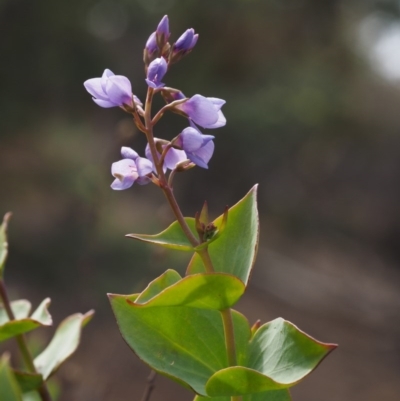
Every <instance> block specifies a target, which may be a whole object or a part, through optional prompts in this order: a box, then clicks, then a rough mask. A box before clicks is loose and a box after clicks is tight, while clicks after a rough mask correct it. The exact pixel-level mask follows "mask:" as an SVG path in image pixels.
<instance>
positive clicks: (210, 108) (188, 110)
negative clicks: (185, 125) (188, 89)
mask: <svg viewBox="0 0 400 401" xmlns="http://www.w3.org/2000/svg"><path fill="white" fill-rule="evenodd" d="M211 99H212V98H211ZM175 108H176V109H178V110H180V111H183V112H184V113H185V114H186V116H187V117H189V118H190V119H191V120H192V121H193V122H194V123H195V124H197V125H200V126H201V127H203V128H216V127H215V125H216V124H218V120H219V118H220V114H222V112H221V111H220V108H221V106H216V105H215V104H214V102H213V101H212V100H210V99H208V98H206V97H204V96H201V95H194V96H192V97H191V98H190V99H189V100H187V101H186V102H184V103H181V104H178V105H177V106H175Z"/></svg>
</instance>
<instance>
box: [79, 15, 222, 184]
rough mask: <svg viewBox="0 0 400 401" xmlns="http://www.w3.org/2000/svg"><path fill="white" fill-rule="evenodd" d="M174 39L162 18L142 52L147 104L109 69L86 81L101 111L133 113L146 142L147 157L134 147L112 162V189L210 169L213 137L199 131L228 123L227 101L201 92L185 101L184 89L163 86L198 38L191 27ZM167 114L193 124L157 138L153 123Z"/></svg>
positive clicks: (127, 83) (127, 82)
mask: <svg viewBox="0 0 400 401" xmlns="http://www.w3.org/2000/svg"><path fill="white" fill-rule="evenodd" d="M170 36H171V33H170V31H169V20H168V16H164V17H163V18H162V19H161V21H160V23H159V24H158V26H157V29H156V31H155V32H153V33H152V34H151V35H150V37H149V38H148V40H147V42H146V45H145V49H144V63H145V72H146V78H145V82H146V83H147V86H148V89H147V91H148V92H147V99H146V104H145V105H144V106H143V103H142V102H141V101H140V100H139V98H138V97H137V96H136V95H134V94H133V92H132V85H131V83H130V81H129V79H128V78H127V77H124V76H122V75H115V74H114V73H113V72H112V71H110V70H108V69H106V70H104V73H103V75H102V77H101V78H92V79H88V80H87V81H85V82H84V86H85V88H86V90H87V91H88V92H89V93H90V94H91V95H92V96H93V101H94V102H95V103H96V104H98V105H99V106H100V107H104V108H109V107H120V108H122V109H123V110H124V111H125V112H127V113H130V114H132V116H133V119H134V122H135V124H136V126H137V127H138V129H139V130H141V131H142V132H143V133H144V134H145V135H146V138H147V140H148V144H147V146H146V149H145V154H146V158H144V157H139V155H138V154H137V153H136V152H135V151H134V150H133V149H131V148H128V147H123V148H122V149H121V154H122V160H120V161H118V162H115V163H113V164H112V168H111V173H112V175H113V176H114V177H115V180H114V181H113V183H112V184H111V188H112V189H115V190H123V189H127V188H129V187H131V186H132V185H133V184H134V183H135V182H137V183H138V184H140V185H143V184H147V183H149V182H153V183H155V184H159V185H161V184H160V182H161V181H163V182H164V184H165V182H166V178H165V174H166V172H167V171H168V170H171V171H172V172H175V171H185V170H187V169H189V168H191V167H193V166H194V165H197V166H199V167H202V168H208V163H209V161H210V159H211V157H212V155H213V152H214V142H213V139H214V136H212V135H203V134H202V132H201V131H200V128H199V127H201V128H206V129H213V128H219V127H222V126H224V125H225V124H226V119H225V116H224V115H223V113H222V111H221V108H222V106H223V105H224V104H225V101H224V100H222V99H217V98H213V97H205V96H202V95H199V94H196V95H194V96H191V97H190V98H187V97H186V96H185V95H184V94H183V93H182V92H181V91H180V90H178V89H174V88H169V87H166V86H165V83H163V82H162V81H163V80H164V77H165V75H166V74H167V72H168V70H169V68H170V67H171V65H172V64H174V63H176V62H178V61H180V60H181V59H182V58H183V57H184V56H186V55H187V54H189V53H190V52H191V51H192V49H193V48H194V46H195V45H196V43H197V41H198V38H199V35H198V34H196V33H195V31H194V29H192V28H190V29H187V30H186V31H185V32H184V33H183V34H182V35H181V36H180V37H179V38H178V39H177V41H176V42H175V43H173V44H172V45H171V44H170V43H169V38H170ZM156 93H161V95H162V97H163V98H164V100H165V102H166V104H165V106H164V107H162V108H161V109H160V110H159V111H158V112H157V114H156V115H155V116H151V114H150V110H151V103H152V99H153V96H154V94H156ZM167 111H171V112H173V113H176V114H179V115H182V116H183V117H185V118H187V119H188V122H189V126H188V127H187V128H185V129H184V130H183V131H182V132H181V133H180V134H179V135H178V136H176V137H175V138H174V139H172V140H171V141H167V140H165V139H157V138H154V136H153V127H154V125H155V124H156V123H157V122H158V121H159V119H160V118H161V117H162V116H163V114H164V113H165V112H167ZM171 181H172V180H171V179H170V180H169V181H168V183H169V184H170V183H171Z"/></svg>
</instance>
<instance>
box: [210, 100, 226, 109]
mask: <svg viewBox="0 0 400 401" xmlns="http://www.w3.org/2000/svg"><path fill="white" fill-rule="evenodd" d="M207 99H208V100H209V101H210V102H212V104H213V105H214V106H215V107H216V109H217V110H220V109H221V107H222V106H223V105H224V104H225V103H226V101H225V100H224V99H218V98H217V97H208V98H207Z"/></svg>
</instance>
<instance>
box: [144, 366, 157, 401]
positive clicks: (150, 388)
mask: <svg viewBox="0 0 400 401" xmlns="http://www.w3.org/2000/svg"><path fill="white" fill-rule="evenodd" d="M156 374H157V373H156V371H155V370H152V371H151V372H150V374H149V377H148V378H147V386H146V389H145V390H144V393H143V396H142V399H141V401H149V399H150V395H151V393H152V391H153V390H154V387H155V386H154V380H155V378H156Z"/></svg>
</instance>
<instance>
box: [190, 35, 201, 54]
mask: <svg viewBox="0 0 400 401" xmlns="http://www.w3.org/2000/svg"><path fill="white" fill-rule="evenodd" d="M198 40H199V34H198V33H196V35H194V36H193V39H192V43H191V44H190V47H189V50H192V49H193V47H195V46H196V43H197V41H198Z"/></svg>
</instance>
